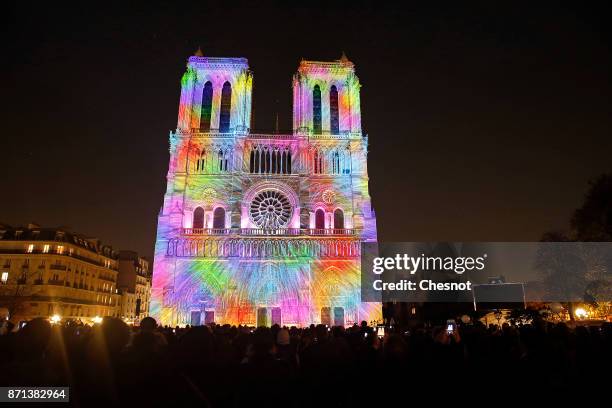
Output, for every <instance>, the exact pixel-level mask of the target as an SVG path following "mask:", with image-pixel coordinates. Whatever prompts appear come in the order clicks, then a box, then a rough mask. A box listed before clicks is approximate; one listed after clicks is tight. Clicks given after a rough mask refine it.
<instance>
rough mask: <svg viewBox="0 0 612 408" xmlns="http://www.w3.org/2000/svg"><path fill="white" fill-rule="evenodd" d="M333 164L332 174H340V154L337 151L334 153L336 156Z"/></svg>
mask: <svg viewBox="0 0 612 408" xmlns="http://www.w3.org/2000/svg"><path fill="white" fill-rule="evenodd" d="M332 160H333V163H332V169H333V171H332V173H333V174H340V153H338V151H337V150H335V151H334V155H333V158H332Z"/></svg>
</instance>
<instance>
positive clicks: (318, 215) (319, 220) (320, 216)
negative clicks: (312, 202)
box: [315, 208, 325, 229]
mask: <svg viewBox="0 0 612 408" xmlns="http://www.w3.org/2000/svg"><path fill="white" fill-rule="evenodd" d="M315 228H316V229H323V228H325V212H324V211H323V210H322V209H320V208H319V209H318V210H317V211H316V212H315Z"/></svg>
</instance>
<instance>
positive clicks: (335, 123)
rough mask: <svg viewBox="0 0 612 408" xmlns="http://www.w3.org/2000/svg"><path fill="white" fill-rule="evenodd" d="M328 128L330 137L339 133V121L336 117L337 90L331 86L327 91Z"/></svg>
mask: <svg viewBox="0 0 612 408" xmlns="http://www.w3.org/2000/svg"><path fill="white" fill-rule="evenodd" d="M329 126H330V130H331V134H332V135H337V134H339V133H340V121H339V117H338V90H337V89H336V85H332V87H331V90H330V91H329Z"/></svg>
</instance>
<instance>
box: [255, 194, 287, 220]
mask: <svg viewBox="0 0 612 408" xmlns="http://www.w3.org/2000/svg"><path fill="white" fill-rule="evenodd" d="M250 215H251V218H252V219H253V222H254V223H255V225H257V226H258V227H259V228H270V229H272V228H282V227H285V226H287V223H288V222H289V219H290V218H291V204H290V203H289V200H288V199H287V197H285V195H284V194H283V193H281V192H279V191H276V190H266V191H262V192H261V193H259V194H257V195H256V196H255V198H253V201H252V202H251V208H250Z"/></svg>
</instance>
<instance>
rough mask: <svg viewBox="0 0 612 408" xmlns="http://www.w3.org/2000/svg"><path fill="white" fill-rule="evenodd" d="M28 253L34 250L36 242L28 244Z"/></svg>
mask: <svg viewBox="0 0 612 408" xmlns="http://www.w3.org/2000/svg"><path fill="white" fill-rule="evenodd" d="M27 251H28V254H31V253H32V252H34V244H30V245H28V250H27Z"/></svg>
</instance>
